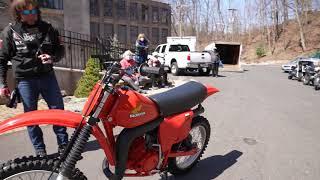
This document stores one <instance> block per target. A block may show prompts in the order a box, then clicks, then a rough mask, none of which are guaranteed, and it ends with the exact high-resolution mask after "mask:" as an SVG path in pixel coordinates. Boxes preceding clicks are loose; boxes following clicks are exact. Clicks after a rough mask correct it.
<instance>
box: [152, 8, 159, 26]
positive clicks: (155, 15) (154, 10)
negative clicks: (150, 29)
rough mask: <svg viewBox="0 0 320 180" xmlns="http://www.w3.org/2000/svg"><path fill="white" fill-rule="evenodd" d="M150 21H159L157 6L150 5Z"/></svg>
mask: <svg viewBox="0 0 320 180" xmlns="http://www.w3.org/2000/svg"><path fill="white" fill-rule="evenodd" d="M152 22H153V23H157V22H159V9H158V8H157V7H152Z"/></svg>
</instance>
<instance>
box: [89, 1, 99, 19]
mask: <svg viewBox="0 0 320 180" xmlns="http://www.w3.org/2000/svg"><path fill="white" fill-rule="evenodd" d="M90 15H91V16H99V8H98V0H90Z"/></svg>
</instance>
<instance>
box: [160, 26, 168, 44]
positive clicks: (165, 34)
mask: <svg viewBox="0 0 320 180" xmlns="http://www.w3.org/2000/svg"><path fill="white" fill-rule="evenodd" d="M168 35H169V34H168V29H162V30H161V43H165V42H167V37H168Z"/></svg>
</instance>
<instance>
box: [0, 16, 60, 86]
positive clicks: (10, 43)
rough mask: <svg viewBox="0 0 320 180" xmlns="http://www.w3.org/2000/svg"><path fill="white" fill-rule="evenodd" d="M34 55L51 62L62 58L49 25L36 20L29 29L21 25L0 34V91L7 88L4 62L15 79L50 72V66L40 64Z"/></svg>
mask: <svg viewBox="0 0 320 180" xmlns="http://www.w3.org/2000/svg"><path fill="white" fill-rule="evenodd" d="M41 45H42V46H41ZM40 47H42V48H40ZM39 52H40V53H39ZM37 53H39V55H40V54H49V55H51V56H52V59H53V61H54V62H57V61H59V60H61V58H62V57H63V56H64V47H63V45H61V44H60V40H59V33H58V31H57V30H56V29H54V28H53V27H52V25H51V24H49V23H47V22H45V21H42V20H40V21H39V22H38V23H36V24H35V25H33V26H29V25H26V24H23V23H21V22H16V23H15V24H13V25H11V24H10V25H8V26H7V27H6V28H5V29H4V30H3V31H2V33H1V34H0V88H3V87H6V86H7V83H6V76H7V70H8V65H7V64H8V61H11V63H12V70H13V72H14V73H15V77H16V79H24V78H30V77H31V78H32V77H37V76H41V75H43V74H46V73H50V72H52V71H53V65H52V64H42V62H41V60H40V59H38V58H37V55H36V54H37Z"/></svg>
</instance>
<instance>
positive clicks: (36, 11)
mask: <svg viewBox="0 0 320 180" xmlns="http://www.w3.org/2000/svg"><path fill="white" fill-rule="evenodd" d="M21 14H22V15H30V14H32V15H35V14H38V10H37V9H32V10H22V11H21Z"/></svg>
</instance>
